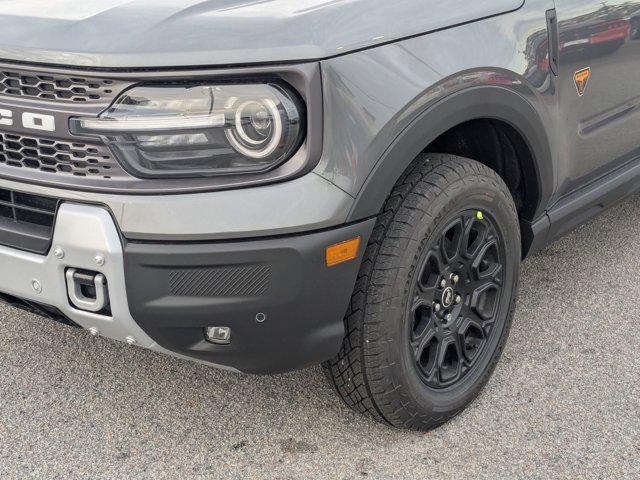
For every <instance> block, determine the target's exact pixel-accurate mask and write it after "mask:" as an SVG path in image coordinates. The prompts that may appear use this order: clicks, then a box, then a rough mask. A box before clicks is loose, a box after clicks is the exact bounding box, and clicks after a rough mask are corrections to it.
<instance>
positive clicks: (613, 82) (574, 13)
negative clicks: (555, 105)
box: [556, 0, 640, 194]
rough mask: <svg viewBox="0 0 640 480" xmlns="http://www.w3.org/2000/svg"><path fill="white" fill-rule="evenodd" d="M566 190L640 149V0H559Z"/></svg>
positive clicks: (562, 163) (561, 166)
mask: <svg viewBox="0 0 640 480" xmlns="http://www.w3.org/2000/svg"><path fill="white" fill-rule="evenodd" d="M556 10H557V16H558V28H559V50H560V55H559V56H560V61H559V64H560V65H559V74H560V78H559V83H558V88H559V92H558V96H559V117H560V125H561V131H560V134H561V136H562V138H561V139H560V164H559V170H560V171H559V172H558V174H559V175H558V176H559V178H560V179H564V181H563V183H561V185H560V186H559V187H560V193H561V194H564V193H568V192H570V191H572V190H574V189H576V188H577V187H579V186H581V185H584V184H585V183H586V182H589V181H591V180H593V179H595V178H598V177H600V176H602V175H604V174H606V173H607V172H609V171H611V170H613V169H615V168H617V167H619V166H621V165H623V164H624V163H626V162H628V161H629V160H631V159H633V158H635V157H636V156H638V155H639V154H640V34H639V32H640V29H638V25H640V0H632V1H629V0H604V1H595V0H556Z"/></svg>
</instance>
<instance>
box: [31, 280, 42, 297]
mask: <svg viewBox="0 0 640 480" xmlns="http://www.w3.org/2000/svg"><path fill="white" fill-rule="evenodd" d="M31 288H33V291H34V292H36V293H42V284H41V283H40V281H39V280H36V279H35V278H34V279H33V280H31Z"/></svg>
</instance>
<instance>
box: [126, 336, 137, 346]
mask: <svg viewBox="0 0 640 480" xmlns="http://www.w3.org/2000/svg"><path fill="white" fill-rule="evenodd" d="M124 340H125V342H127V343H128V344H129V345H133V344H135V343H136V339H135V338H133V337H127V338H125V339H124Z"/></svg>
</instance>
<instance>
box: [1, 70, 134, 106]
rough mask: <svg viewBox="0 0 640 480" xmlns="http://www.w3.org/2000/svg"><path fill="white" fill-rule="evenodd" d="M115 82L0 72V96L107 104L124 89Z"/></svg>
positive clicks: (23, 72)
mask: <svg viewBox="0 0 640 480" xmlns="http://www.w3.org/2000/svg"><path fill="white" fill-rule="evenodd" d="M125 85H126V83H125V82H120V81H118V80H111V79H102V78H92V77H71V76H65V75H51V74H46V73H40V72H30V71H15V70H7V69H3V70H0V94H4V95H12V96H16V97H30V98H40V99H43V100H54V101H63V102H83V103H92V102H93V103H99V102H103V103H104V102H108V101H110V100H111V99H112V98H114V97H115V95H116V94H117V93H118V92H119V91H120V90H122V88H124V86H125Z"/></svg>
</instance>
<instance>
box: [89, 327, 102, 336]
mask: <svg viewBox="0 0 640 480" xmlns="http://www.w3.org/2000/svg"><path fill="white" fill-rule="evenodd" d="M89 333H90V334H91V335H93V336H94V337H97V336H98V335H100V331H99V330H98V329H97V328H96V327H91V328H90V329H89Z"/></svg>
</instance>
